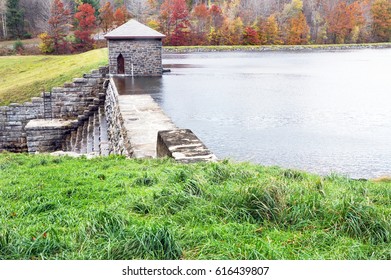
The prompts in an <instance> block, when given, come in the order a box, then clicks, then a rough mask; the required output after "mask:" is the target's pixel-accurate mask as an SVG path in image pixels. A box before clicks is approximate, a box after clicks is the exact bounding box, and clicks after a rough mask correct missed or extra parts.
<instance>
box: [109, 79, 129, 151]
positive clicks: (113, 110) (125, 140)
mask: <svg viewBox="0 0 391 280" xmlns="http://www.w3.org/2000/svg"><path fill="white" fill-rule="evenodd" d="M105 113H106V119H107V135H108V139H109V153H110V154H118V155H125V156H127V157H131V156H132V155H133V150H132V147H131V144H130V137H129V136H128V131H127V129H126V128H125V125H124V119H123V116H122V114H121V110H120V107H119V102H118V92H117V88H116V87H115V84H114V81H113V80H112V79H110V81H109V83H108V84H107V89H106V100H105Z"/></svg>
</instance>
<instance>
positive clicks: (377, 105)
mask: <svg viewBox="0 0 391 280" xmlns="http://www.w3.org/2000/svg"><path fill="white" fill-rule="evenodd" d="M163 64H164V67H165V68H169V69H171V73H168V74H165V75H164V76H163V77H162V78H134V79H132V80H129V81H127V82H126V83H127V88H128V91H129V92H131V93H132V94H138V93H149V94H151V95H152V96H153V98H154V99H155V100H156V101H157V102H158V103H159V104H160V105H161V107H162V108H163V110H164V111H165V112H166V114H167V115H169V116H170V117H171V119H172V120H173V121H174V122H175V123H176V125H177V126H178V127H181V128H190V129H192V130H193V131H194V132H195V133H196V135H197V136H198V137H199V138H200V139H201V140H202V141H204V143H205V144H206V145H207V146H208V147H209V148H210V149H211V150H212V151H213V152H215V154H216V155H217V156H218V157H219V158H231V159H233V160H235V161H251V162H254V163H259V164H262V165H278V166H282V167H286V168H294V169H301V170H306V171H309V172H314V173H318V174H322V175H326V174H330V173H339V174H343V175H346V176H350V177H353V178H372V177H379V176H385V175H389V176H390V175H391V71H390V70H391V49H377V50H370V49H366V50H349V51H316V52H262V53H243V52H222V53H221V52H218V53H189V54H166V55H165V56H164V59H163Z"/></svg>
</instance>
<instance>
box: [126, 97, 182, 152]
mask: <svg viewBox="0 0 391 280" xmlns="http://www.w3.org/2000/svg"><path fill="white" fill-rule="evenodd" d="M118 104H119V108H120V111H121V113H122V117H123V120H124V126H125V128H126V129H127V131H128V136H129V137H130V139H131V145H132V148H133V157H136V158H144V157H156V145H157V135H158V132H159V131H161V130H173V129H177V127H176V126H175V124H174V123H173V122H172V121H171V119H170V118H169V117H167V115H166V114H165V113H164V112H163V110H162V109H161V108H160V107H159V105H158V104H157V103H156V102H155V101H154V100H153V98H152V97H151V96H150V95H121V94H120V95H119V96H118Z"/></svg>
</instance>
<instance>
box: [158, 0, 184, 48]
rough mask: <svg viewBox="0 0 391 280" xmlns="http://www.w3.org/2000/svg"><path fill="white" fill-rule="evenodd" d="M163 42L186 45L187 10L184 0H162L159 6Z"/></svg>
mask: <svg viewBox="0 0 391 280" xmlns="http://www.w3.org/2000/svg"><path fill="white" fill-rule="evenodd" d="M160 19H161V22H162V30H163V32H165V33H166V35H167V37H166V39H165V42H166V43H168V44H170V45H173V46H182V45H187V44H188V42H189V40H188V34H189V27H190V21H189V10H188V8H187V4H186V2H185V0H164V1H163V3H162V5H161V7H160Z"/></svg>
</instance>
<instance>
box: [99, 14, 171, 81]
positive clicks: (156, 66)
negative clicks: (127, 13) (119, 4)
mask: <svg viewBox="0 0 391 280" xmlns="http://www.w3.org/2000/svg"><path fill="white" fill-rule="evenodd" d="M164 37H165V35H163V34H161V33H159V32H157V31H156V30H153V29H151V28H149V27H148V26H146V25H143V24H141V23H139V22H138V21H136V20H133V19H132V20H130V21H128V22H127V23H125V24H123V25H121V26H119V27H118V28H116V29H114V30H113V31H111V32H109V33H107V34H106V35H105V38H106V39H107V40H108V47H109V71H110V74H112V75H125V76H161V75H162V73H163V66H162V39H163V38H164Z"/></svg>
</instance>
